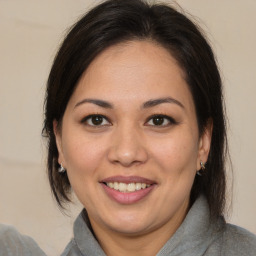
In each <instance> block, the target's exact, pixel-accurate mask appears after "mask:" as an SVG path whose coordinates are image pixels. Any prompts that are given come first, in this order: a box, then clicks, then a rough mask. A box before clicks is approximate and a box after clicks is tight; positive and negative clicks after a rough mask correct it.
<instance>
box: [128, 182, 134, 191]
mask: <svg viewBox="0 0 256 256" xmlns="http://www.w3.org/2000/svg"><path fill="white" fill-rule="evenodd" d="M127 190H128V191H129V192H134V191H135V190H136V186H135V183H129V184H128V185H127Z"/></svg>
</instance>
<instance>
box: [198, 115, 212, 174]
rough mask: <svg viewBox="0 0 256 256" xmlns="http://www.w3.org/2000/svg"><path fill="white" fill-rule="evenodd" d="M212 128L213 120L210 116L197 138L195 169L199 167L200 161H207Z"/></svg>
mask: <svg viewBox="0 0 256 256" xmlns="http://www.w3.org/2000/svg"><path fill="white" fill-rule="evenodd" d="M212 129H213V122H212V119H211V118H210V119H209V120H208V121H207V125H206V127H205V128H204V131H203V133H202V135H201V137H200V139H199V148H198V157H197V171H199V170H200V169H201V165H200V162H201V161H202V162H203V163H206V162H207V159H208V155H209V152H210V148H211V140H212Z"/></svg>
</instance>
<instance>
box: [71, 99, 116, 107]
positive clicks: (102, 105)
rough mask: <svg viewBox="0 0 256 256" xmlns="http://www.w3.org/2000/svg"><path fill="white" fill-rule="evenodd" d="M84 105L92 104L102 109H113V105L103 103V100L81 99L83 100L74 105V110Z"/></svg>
mask: <svg viewBox="0 0 256 256" xmlns="http://www.w3.org/2000/svg"><path fill="white" fill-rule="evenodd" d="M84 103H92V104H95V105H98V106H100V107H102V108H113V105H112V104H111V103H109V102H107V101H104V100H98V99H83V100H81V101H79V102H78V103H76V105H75V107H74V108H76V107H78V106H80V105H82V104H84Z"/></svg>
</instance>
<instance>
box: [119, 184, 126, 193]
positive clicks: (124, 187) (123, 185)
mask: <svg viewBox="0 0 256 256" xmlns="http://www.w3.org/2000/svg"><path fill="white" fill-rule="evenodd" d="M126 189H127V184H125V183H119V191H121V192H125V191H126Z"/></svg>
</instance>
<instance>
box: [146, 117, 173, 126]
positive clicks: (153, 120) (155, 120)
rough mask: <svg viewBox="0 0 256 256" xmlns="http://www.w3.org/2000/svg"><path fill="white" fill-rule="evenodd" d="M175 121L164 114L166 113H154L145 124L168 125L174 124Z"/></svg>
mask: <svg viewBox="0 0 256 256" xmlns="http://www.w3.org/2000/svg"><path fill="white" fill-rule="evenodd" d="M176 123H177V122H176V121H175V120H174V119H173V118H172V117H170V116H166V115H154V116H151V117H150V118H149V119H148V121H147V125H149V126H162V127H165V126H169V125H173V124H176Z"/></svg>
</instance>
